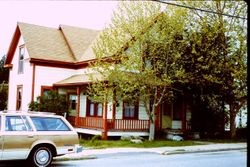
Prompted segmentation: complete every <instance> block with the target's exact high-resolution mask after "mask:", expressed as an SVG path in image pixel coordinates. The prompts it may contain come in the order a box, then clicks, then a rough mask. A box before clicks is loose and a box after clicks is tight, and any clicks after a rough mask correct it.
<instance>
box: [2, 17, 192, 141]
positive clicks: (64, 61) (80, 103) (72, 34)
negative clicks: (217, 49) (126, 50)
mask: <svg viewBox="0 0 250 167" xmlns="http://www.w3.org/2000/svg"><path fill="white" fill-rule="evenodd" d="M99 33H100V32H99V31H96V30H90V29H85V28H77V27H72V26H66V25H60V26H59V28H49V27H43V26H38V25H33V24H27V23H20V22H19V23H17V27H16V30H15V32H14V36H13V38H12V41H11V43H10V46H9V50H8V53H7V58H6V62H5V67H6V68H9V74H10V75H9V96H8V97H9V98H8V110H20V111H21V110H28V104H29V103H30V102H31V101H35V100H36V97H37V96H40V95H43V94H44V93H45V92H46V91H48V90H52V89H54V90H57V91H58V92H59V93H60V94H66V95H67V99H68V102H69V103H68V104H69V106H68V107H69V110H70V114H69V117H68V120H69V121H70V122H71V124H72V125H73V126H74V127H76V128H77V130H78V132H79V133H85V134H92V135H102V137H103V138H107V136H122V135H125V134H127V135H137V136H148V132H149V119H148V116H147V114H146V111H145V108H144V107H143V106H142V105H138V106H128V104H127V103H124V102H122V101H120V102H119V104H118V105H114V104H112V103H109V104H105V105H103V104H100V103H99V104H97V103H93V102H92V101H90V100H89V99H88V96H87V93H86V90H87V86H88V84H89V83H90V82H91V80H90V77H89V75H90V74H91V75H92V74H93V71H92V69H91V68H90V66H89V62H92V61H95V55H94V53H93V50H92V43H93V41H94V40H95V39H96V38H97V37H98V34H99ZM94 76H95V77H100V76H98V74H94ZM178 99H179V100H177V101H176V102H175V103H174V104H162V106H161V107H159V109H158V111H157V112H158V113H157V115H158V117H157V121H156V128H157V129H175V130H186V129H188V128H189V122H190V118H191V111H190V109H189V107H188V105H187V104H185V103H184V101H185V100H183V99H182V98H178Z"/></svg>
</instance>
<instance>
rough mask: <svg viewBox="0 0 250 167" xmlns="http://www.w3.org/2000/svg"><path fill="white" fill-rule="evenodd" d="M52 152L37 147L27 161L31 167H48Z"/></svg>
mask: <svg viewBox="0 0 250 167" xmlns="http://www.w3.org/2000/svg"><path fill="white" fill-rule="evenodd" d="M52 159H53V157H52V152H51V150H50V149H49V148H47V147H38V148H37V149H35V150H33V151H32V153H31V155H30V158H29V160H30V161H31V163H32V165H33V166H36V167H46V166H49V165H50V164H51V162H52Z"/></svg>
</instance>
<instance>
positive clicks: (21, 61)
mask: <svg viewBox="0 0 250 167" xmlns="http://www.w3.org/2000/svg"><path fill="white" fill-rule="evenodd" d="M23 65H24V45H21V46H20V47H19V62H18V74H23Z"/></svg>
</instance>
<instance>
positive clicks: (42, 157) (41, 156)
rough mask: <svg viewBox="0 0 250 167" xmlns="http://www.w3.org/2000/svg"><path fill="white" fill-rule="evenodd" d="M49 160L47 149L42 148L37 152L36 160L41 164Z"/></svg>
mask: <svg viewBox="0 0 250 167" xmlns="http://www.w3.org/2000/svg"><path fill="white" fill-rule="evenodd" d="M48 160H49V153H48V151H46V150H40V151H38V152H37V154H36V161H37V162H38V163H39V164H41V165H44V164H46V163H47V162H48Z"/></svg>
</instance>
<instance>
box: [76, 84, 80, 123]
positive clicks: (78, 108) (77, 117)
mask: <svg viewBox="0 0 250 167" xmlns="http://www.w3.org/2000/svg"><path fill="white" fill-rule="evenodd" d="M76 94H77V105H76V126H79V121H78V120H79V113H80V95H81V89H80V86H77V88H76Z"/></svg>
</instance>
